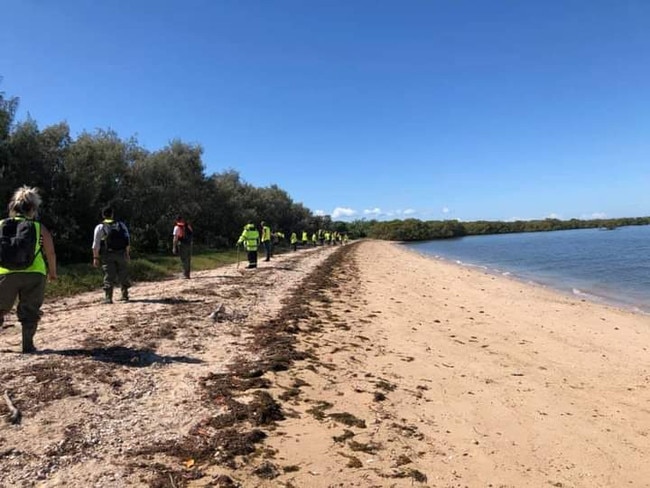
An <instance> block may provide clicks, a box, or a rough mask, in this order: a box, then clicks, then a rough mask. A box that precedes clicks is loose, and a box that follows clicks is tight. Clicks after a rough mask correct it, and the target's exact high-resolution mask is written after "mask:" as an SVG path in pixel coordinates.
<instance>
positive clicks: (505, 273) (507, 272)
mask: <svg viewBox="0 0 650 488" xmlns="http://www.w3.org/2000/svg"><path fill="white" fill-rule="evenodd" d="M511 274H512V273H511V272H510V271H504V272H503V273H501V275H502V276H510V275H511Z"/></svg>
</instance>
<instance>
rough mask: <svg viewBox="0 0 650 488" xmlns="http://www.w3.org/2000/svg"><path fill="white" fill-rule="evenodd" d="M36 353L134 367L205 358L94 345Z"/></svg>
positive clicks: (188, 361) (194, 362) (186, 361)
mask: <svg viewBox="0 0 650 488" xmlns="http://www.w3.org/2000/svg"><path fill="white" fill-rule="evenodd" d="M34 355H37V356H38V355H43V356H46V355H58V356H65V357H87V358H90V359H93V360H95V361H101V362H103V363H114V364H120V365H122V366H129V367H132V368H146V367H148V366H151V365H152V364H171V363H188V364H201V363H203V360H201V359H197V358H193V357H189V356H161V355H160V354H157V353H156V352H155V351H153V350H151V349H135V348H132V347H125V346H111V347H94V348H92V349H60V350H54V349H43V350H39V351H36V352H35V353H34Z"/></svg>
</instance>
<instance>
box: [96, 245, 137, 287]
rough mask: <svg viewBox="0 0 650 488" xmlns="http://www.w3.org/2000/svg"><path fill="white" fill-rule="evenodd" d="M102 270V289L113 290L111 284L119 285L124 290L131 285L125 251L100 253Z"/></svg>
mask: <svg viewBox="0 0 650 488" xmlns="http://www.w3.org/2000/svg"><path fill="white" fill-rule="evenodd" d="M102 270H103V271H104V286H103V288H104V291H105V292H106V293H107V294H110V293H112V292H113V286H115V285H120V288H122V291H123V292H125V291H126V290H128V289H129V288H130V287H131V281H130V280H129V271H128V268H127V262H126V252H125V251H108V252H105V253H104V254H102Z"/></svg>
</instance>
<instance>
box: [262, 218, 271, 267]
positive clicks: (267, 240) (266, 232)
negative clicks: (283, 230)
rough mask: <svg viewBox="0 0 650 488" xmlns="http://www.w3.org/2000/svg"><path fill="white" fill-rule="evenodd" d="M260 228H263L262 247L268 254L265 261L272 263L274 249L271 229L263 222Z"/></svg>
mask: <svg viewBox="0 0 650 488" xmlns="http://www.w3.org/2000/svg"><path fill="white" fill-rule="evenodd" d="M260 227H261V228H262V245H263V246H264V251H265V252H266V259H265V260H264V261H270V260H271V249H272V244H271V228H270V227H269V226H268V225H266V223H265V222H264V221H262V223H261V224H260Z"/></svg>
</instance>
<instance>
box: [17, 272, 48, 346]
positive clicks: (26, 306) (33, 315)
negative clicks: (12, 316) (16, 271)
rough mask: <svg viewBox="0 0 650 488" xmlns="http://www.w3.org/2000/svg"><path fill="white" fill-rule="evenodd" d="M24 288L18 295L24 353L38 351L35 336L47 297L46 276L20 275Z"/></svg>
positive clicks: (37, 274)
mask: <svg viewBox="0 0 650 488" xmlns="http://www.w3.org/2000/svg"><path fill="white" fill-rule="evenodd" d="M20 274H22V275H23V276H21V277H20V279H21V281H22V286H21V289H20V292H19V294H18V307H17V315H18V320H20V324H21V325H22V333H23V352H24V353H31V352H34V351H36V348H35V347H34V334H36V329H37V328H38V321H39V320H40V318H41V305H43V298H44V297H45V276H44V275H42V274H39V273H20Z"/></svg>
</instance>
